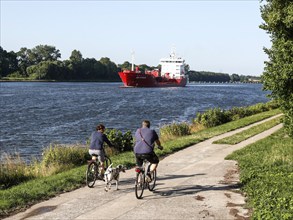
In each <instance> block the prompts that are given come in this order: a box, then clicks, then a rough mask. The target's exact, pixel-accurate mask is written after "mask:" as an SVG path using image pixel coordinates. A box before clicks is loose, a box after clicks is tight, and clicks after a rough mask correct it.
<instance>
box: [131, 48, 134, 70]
mask: <svg viewBox="0 0 293 220" xmlns="http://www.w3.org/2000/svg"><path fill="white" fill-rule="evenodd" d="M131 71H134V51H133V50H132V51H131Z"/></svg>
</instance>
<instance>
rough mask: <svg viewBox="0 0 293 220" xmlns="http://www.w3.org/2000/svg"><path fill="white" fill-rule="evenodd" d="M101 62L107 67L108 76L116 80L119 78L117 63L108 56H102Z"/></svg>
mask: <svg viewBox="0 0 293 220" xmlns="http://www.w3.org/2000/svg"><path fill="white" fill-rule="evenodd" d="M100 63H101V64H103V65H104V66H105V68H106V78H107V79H111V80H113V79H114V80H115V79H119V76H118V69H117V65H116V64H115V63H113V62H112V61H111V60H110V59H109V58H108V57H102V58H101V59H100Z"/></svg>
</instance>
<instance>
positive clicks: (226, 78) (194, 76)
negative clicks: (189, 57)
mask: <svg viewBox="0 0 293 220" xmlns="http://www.w3.org/2000/svg"><path fill="white" fill-rule="evenodd" d="M188 76H189V81H190V82H192V81H194V82H220V83H225V82H260V79H261V78H260V77H257V76H245V75H238V74H236V73H233V74H232V75H229V74H227V73H215V72H207V71H194V70H191V71H189V72H188Z"/></svg>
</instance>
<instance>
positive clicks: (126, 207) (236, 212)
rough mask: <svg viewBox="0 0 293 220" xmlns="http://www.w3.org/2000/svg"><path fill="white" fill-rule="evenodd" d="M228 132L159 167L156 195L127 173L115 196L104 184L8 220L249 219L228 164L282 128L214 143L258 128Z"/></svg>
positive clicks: (235, 172)
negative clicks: (137, 190)
mask: <svg viewBox="0 0 293 220" xmlns="http://www.w3.org/2000/svg"><path fill="white" fill-rule="evenodd" d="M278 116H279V115H277V116H274V117H271V118H269V119H266V120H263V121H261V122H258V123H255V124H253V125H250V126H247V127H244V128H241V129H237V130H235V131H232V132H228V133H225V134H222V135H219V136H217V137H214V138H211V139H209V140H206V141H203V142H201V143H199V144H196V145H193V146H191V147H188V148H186V149H184V150H181V151H179V152H176V153H174V154H172V155H170V156H168V157H166V158H164V159H163V160H161V162H160V164H159V167H158V180H157V186H156V188H155V191H154V192H150V191H148V190H145V191H144V195H143V199H140V200H138V199H136V197H135V194H134V177H135V172H134V169H131V170H127V171H126V173H121V178H120V184H119V190H117V191H116V190H115V186H114V185H113V186H112V189H111V190H110V191H109V192H105V190H104V186H105V185H104V182H102V181H98V182H97V183H96V184H95V186H94V188H88V187H83V188H80V189H77V190H75V191H72V192H68V193H64V194H61V195H59V196H57V197H55V198H52V199H50V200H48V201H44V202H41V203H38V204H36V205H34V206H32V207H31V208H29V209H28V210H26V211H25V212H22V213H18V214H16V215H14V216H11V217H9V218H7V219H62V220H63V219H81V220H82V219H248V217H249V214H250V213H249V210H247V209H245V206H244V205H245V198H244V197H243V196H242V195H241V194H240V193H239V177H238V168H237V164H236V162H235V161H228V160H224V158H225V157H226V156H227V155H228V154H230V153H232V152H233V151H235V150H237V149H240V148H243V147H244V146H247V145H248V144H250V143H253V142H255V141H257V140H260V139H262V138H264V137H267V136H269V135H270V134H272V133H274V132H275V131H277V130H278V129H280V128H281V127H282V124H280V125H277V126H275V127H273V128H271V129H269V130H267V131H265V132H263V133H261V134H258V135H256V136H254V137H251V138H250V139H248V140H245V141H243V142H241V143H239V144H236V145H219V144H212V142H213V141H215V140H219V139H222V138H224V137H227V136H230V135H233V134H235V133H238V132H240V131H243V130H245V129H248V128H250V127H252V126H254V125H257V124H260V123H262V122H265V121H267V120H270V119H272V118H275V117H278Z"/></svg>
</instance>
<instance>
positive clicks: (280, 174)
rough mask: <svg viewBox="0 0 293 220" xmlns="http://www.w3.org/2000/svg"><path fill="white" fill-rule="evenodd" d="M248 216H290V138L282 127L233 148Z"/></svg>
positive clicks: (292, 199) (292, 158) (292, 170)
mask: <svg viewBox="0 0 293 220" xmlns="http://www.w3.org/2000/svg"><path fill="white" fill-rule="evenodd" d="M226 159H229V160H237V161H238V164H239V167H240V181H241V183H242V185H243V190H244V192H245V193H246V194H247V195H248V205H249V207H250V208H252V209H253V214H252V219H288V220H289V219H293V197H292V192H293V184H292V183H293V140H292V139H291V138H289V137H288V136H287V135H286V134H285V133H284V130H283V129H281V130H280V131H278V132H276V133H274V134H273V135H271V136H270V137H268V138H265V139H263V140H260V141H258V142H256V143H254V144H251V145H249V146H247V147H245V148H243V149H241V150H238V151H235V152H234V153H232V154H231V155H229V156H228V157H227V158H226Z"/></svg>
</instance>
